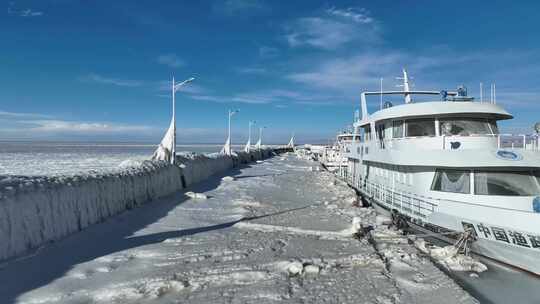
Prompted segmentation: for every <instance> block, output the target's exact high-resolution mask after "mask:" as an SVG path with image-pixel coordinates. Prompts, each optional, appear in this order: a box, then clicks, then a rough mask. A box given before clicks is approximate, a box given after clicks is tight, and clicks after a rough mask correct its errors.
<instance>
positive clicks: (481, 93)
mask: <svg viewBox="0 0 540 304" xmlns="http://www.w3.org/2000/svg"><path fill="white" fill-rule="evenodd" d="M480 102H484V86H483V84H482V83H481V82H480Z"/></svg>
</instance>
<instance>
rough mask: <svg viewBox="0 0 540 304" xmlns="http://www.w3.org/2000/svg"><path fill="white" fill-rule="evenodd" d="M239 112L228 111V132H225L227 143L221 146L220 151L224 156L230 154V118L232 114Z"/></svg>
mask: <svg viewBox="0 0 540 304" xmlns="http://www.w3.org/2000/svg"><path fill="white" fill-rule="evenodd" d="M238 112H240V110H234V111H233V110H229V116H228V118H229V125H228V131H227V141H226V142H225V146H223V149H221V153H223V154H226V155H231V154H232V149H231V118H232V117H233V116H234V114H236V113H238Z"/></svg>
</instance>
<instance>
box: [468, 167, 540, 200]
mask: <svg viewBox="0 0 540 304" xmlns="http://www.w3.org/2000/svg"><path fill="white" fill-rule="evenodd" d="M539 176H540V175H539V174H538V172H535V173H533V172H530V171H521V172H519V171H515V172H492V171H487V172H474V193H475V194H478V195H504V196H533V195H539V194H540V186H539V181H540V178H539Z"/></svg>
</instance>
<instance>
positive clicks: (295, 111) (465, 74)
mask: <svg viewBox="0 0 540 304" xmlns="http://www.w3.org/2000/svg"><path fill="white" fill-rule="evenodd" d="M1 5H3V6H4V7H3V9H2V7H1ZM0 27H1V28H2V30H1V31H0V67H1V68H0V139H46V140H125V141H154V142H158V141H159V140H160V138H161V136H162V135H163V133H164V132H165V129H166V127H167V125H168V123H169V119H170V89H169V87H168V85H169V82H170V79H171V78H172V76H173V75H174V76H175V77H176V78H177V80H183V79H185V78H188V77H191V76H193V77H196V80H195V81H194V82H193V83H192V84H190V85H189V86H186V87H185V90H183V91H180V92H178V93H177V102H178V113H177V120H178V138H179V141H181V142H221V141H223V139H224V136H225V132H226V130H225V127H226V113H227V110H228V109H229V108H231V109H240V113H239V114H238V115H237V116H235V117H234V124H233V128H234V131H235V134H236V137H235V138H234V139H235V140H238V141H244V139H245V137H246V136H247V125H248V121H249V120H256V121H257V122H258V123H259V125H264V126H267V127H268V129H267V131H265V138H267V139H268V140H269V141H272V142H285V141H286V140H287V138H288V137H289V136H290V134H291V132H295V133H296V135H297V138H298V139H299V140H300V141H304V142H305V141H315V140H324V139H326V138H331V137H333V135H334V134H335V133H336V132H337V131H338V130H340V129H341V128H343V127H344V126H345V125H347V124H350V123H351V120H352V117H353V109H355V108H358V105H359V93H360V92H361V91H362V90H373V89H378V87H379V78H380V77H383V78H384V79H385V80H384V86H385V88H387V89H393V88H395V85H396V84H397V82H396V80H395V79H394V77H395V76H399V73H400V70H401V68H402V67H405V68H407V69H408V71H409V73H410V74H411V75H412V76H413V77H414V85H415V88H416V89H435V90H440V89H454V88H455V87H456V86H457V85H459V84H465V85H466V86H467V87H468V88H469V92H470V95H473V96H478V92H479V89H478V86H479V82H483V83H484V88H485V94H484V95H485V96H486V95H488V94H489V83H492V82H495V83H496V84H497V99H498V102H499V103H500V104H502V105H504V106H505V107H506V108H507V109H508V110H509V111H510V112H512V113H513V114H514V115H515V117H516V119H515V120H514V121H511V122H506V123H504V124H503V129H504V130H505V131H508V132H530V131H531V130H532V129H531V126H532V124H533V123H534V122H535V121H539V120H540V115H539V114H540V100H539V98H538V97H539V96H540V82H539V79H540V39H538V37H540V3H538V2H536V1H529V2H520V5H519V6H518V5H516V4H514V3H510V2H508V1H489V2H483V3H480V2H477V1H474V2H473V1H447V2H442V1H441V2H434V1H292V0H291V1H264V0H223V1H75V0H39V1H22V0H21V1H11V2H10V1H5V2H4V1H2V4H0ZM376 104H378V100H373V101H372V105H373V107H372V108H375V105H376Z"/></svg>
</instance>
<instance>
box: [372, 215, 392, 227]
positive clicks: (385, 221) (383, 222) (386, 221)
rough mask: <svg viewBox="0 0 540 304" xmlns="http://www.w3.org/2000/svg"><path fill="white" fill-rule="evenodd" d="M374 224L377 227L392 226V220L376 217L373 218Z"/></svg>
mask: <svg viewBox="0 0 540 304" xmlns="http://www.w3.org/2000/svg"><path fill="white" fill-rule="evenodd" d="M375 223H376V224H377V226H382V225H385V226H386V225H390V224H392V219H390V218H389V217H386V216H384V215H377V217H376V218H375Z"/></svg>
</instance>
